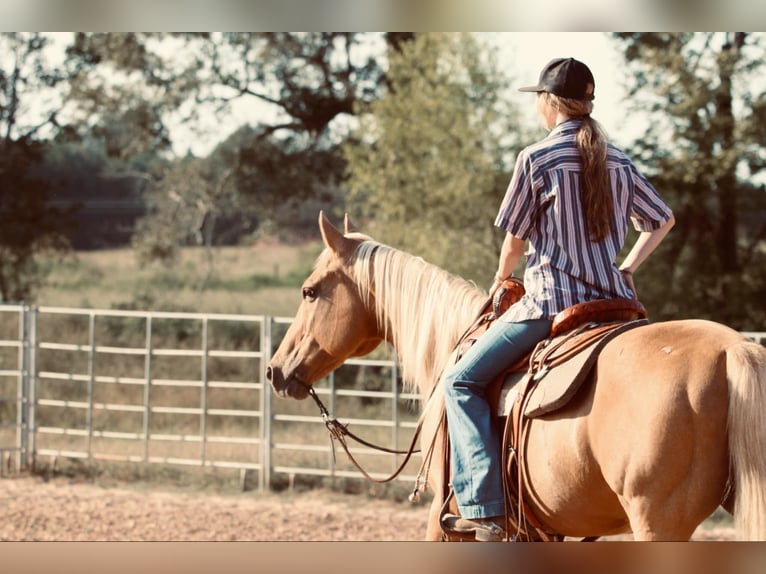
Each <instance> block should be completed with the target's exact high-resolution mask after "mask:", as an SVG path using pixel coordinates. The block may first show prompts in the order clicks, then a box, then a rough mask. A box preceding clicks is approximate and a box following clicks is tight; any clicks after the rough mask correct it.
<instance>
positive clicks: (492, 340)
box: [442, 319, 551, 518]
mask: <svg viewBox="0 0 766 574" xmlns="http://www.w3.org/2000/svg"><path fill="white" fill-rule="evenodd" d="M550 330H551V322H550V321H548V320H545V319H538V320H530V321H522V322H518V323H508V322H504V321H500V320H498V321H495V322H494V323H493V324H492V325H491V326H490V327H489V329H488V330H487V332H486V333H484V334H483V335H482V336H481V337H479V339H478V340H477V341H476V342H475V343H474V344H473V346H472V347H471V348H470V349H469V350H468V351H467V352H466V353H465V354H464V355H463V356H462V357H461V359H460V360H459V361H458V362H457V363H455V364H454V365H453V366H452V367H451V368H450V369H449V370H448V371H447V372H446V373H445V375H444V377H443V379H442V384H443V385H444V402H445V407H446V412H447V427H448V429H449V438H450V454H451V463H452V488H453V490H454V491H455V499H456V500H457V504H458V508H459V509H460V515H461V516H463V517H464V518H482V517H488V516H498V515H501V514H504V513H505V503H504V500H503V482H502V473H503V469H502V453H501V452H500V451H501V444H500V437H499V436H498V432H497V430H496V428H495V421H494V419H495V417H494V413H491V412H490V406H489V403H488V402H487V399H486V390H487V387H488V386H489V384H490V383H491V382H492V381H493V380H494V379H495V377H497V376H498V375H499V374H500V373H501V372H502V371H503V370H504V369H506V368H507V367H509V366H510V365H511V364H512V363H515V362H516V361H518V360H519V359H521V358H522V357H524V355H526V354H527V353H529V352H530V351H531V350H532V349H533V348H534V347H535V345H536V344H537V343H538V342H539V341H541V340H543V339H545V338H546V337H547V336H548V335H549V334H550Z"/></svg>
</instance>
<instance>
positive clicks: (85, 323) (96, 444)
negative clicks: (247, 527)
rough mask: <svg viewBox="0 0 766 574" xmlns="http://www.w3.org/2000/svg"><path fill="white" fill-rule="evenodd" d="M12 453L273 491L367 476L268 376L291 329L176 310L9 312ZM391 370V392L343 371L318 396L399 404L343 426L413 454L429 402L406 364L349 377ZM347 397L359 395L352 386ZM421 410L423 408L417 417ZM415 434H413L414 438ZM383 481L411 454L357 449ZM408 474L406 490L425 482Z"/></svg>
mask: <svg viewBox="0 0 766 574" xmlns="http://www.w3.org/2000/svg"><path fill="white" fill-rule="evenodd" d="M0 311H2V315H0V353H2V354H1V355H0V367H1V368H2V370H0V385H1V386H0V399H1V400H2V401H3V402H2V403H0V453H2V454H3V461H4V468H5V469H6V470H10V469H17V470H18V469H24V468H27V467H29V466H31V465H33V464H34V462H35V460H40V459H41V458H42V459H43V460H45V457H48V458H51V459H53V458H57V457H65V458H68V459H85V460H94V461H117V462H138V463H149V464H172V465H185V466H196V467H207V468H229V469H239V470H240V471H241V472H243V473H247V472H249V471H253V472H254V473H256V474H257V477H258V481H257V482H258V486H259V487H260V488H262V489H263V488H269V487H270V486H271V485H272V483H273V481H274V478H275V476H276V475H282V476H283V477H286V479H287V480H289V481H290V482H292V481H293V479H294V477H295V476H296V475H314V476H324V477H354V478H358V477H359V473H358V472H357V471H356V470H355V469H353V468H351V467H347V466H346V465H345V462H344V460H343V459H341V458H340V457H339V459H338V460H336V459H335V457H334V452H333V448H332V445H331V444H330V443H329V441H328V439H327V434H326V432H325V430H324V428H321V427H323V423H322V419H321V418H320V417H319V416H318V413H317V412H316V411H315V410H314V408H313V404H309V403H310V402H309V401H279V408H278V409H277V411H278V412H273V411H274V406H273V404H272V400H273V399H272V395H273V394H272V392H271V389H270V386H269V385H268V383H267V382H266V381H265V380H264V376H263V373H264V371H265V365H266V364H267V363H268V362H269V360H270V358H271V353H272V351H273V350H274V349H275V348H276V344H277V343H278V341H279V340H280V339H281V336H282V335H281V333H280V331H284V330H286V328H287V326H289V324H290V322H291V321H292V320H291V319H288V318H273V317H267V316H261V315H225V314H202V313H163V312H148V311H127V310H126V311H122V310H95V309H75V308H60V307H45V306H40V307H30V306H26V305H3V306H0ZM346 368H357V369H368V370H370V369H376V370H379V371H385V373H384V374H383V375H380V373H379V376H378V379H381V377H383V380H384V385H385V387H387V388H384V389H380V390H372V391H370V390H364V389H359V388H344V387H343V385H338V384H337V380H338V377H339V375H338V372H337V371H336V372H335V373H332V374H331V375H330V376H329V377H327V379H325V380H324V381H322V382H321V383H319V384H318V385H317V392H318V393H319V394H322V395H325V397H326V399H325V400H327V401H328V404H329V406H330V408H331V409H333V408H335V407H336V406H338V407H339V408H344V405H342V404H341V403H343V402H344V401H345V402H346V403H354V404H353V405H350V406H348V407H347V408H345V410H344V411H343V412H345V413H348V414H350V415H351V416H352V417H354V416H355V414H356V413H357V412H358V410H359V409H358V408H357V405H359V404H362V403H364V402H365V401H375V402H377V403H381V402H382V403H385V404H386V405H387V407H386V409H387V412H386V413H385V415H383V416H382V417H381V416H376V417H366V418H362V417H356V418H346V417H341V418H342V420H343V421H344V422H348V423H350V424H353V425H355V426H356V427H357V428H358V427H360V426H364V427H366V429H367V430H369V431H370V432H373V433H377V434H375V437H376V438H377V441H378V442H380V443H381V444H385V445H386V446H388V447H393V448H401V447H402V444H403V443H406V442H407V440H408V439H409V437H410V436H411V434H412V432H413V430H414V427H415V419H416V414H417V413H415V412H414V410H413V408H411V407H412V405H413V404H414V403H415V400H414V399H416V397H415V396H414V395H411V394H407V393H402V392H401V391H400V388H399V381H398V371H397V365H396V361H395V358H394V357H393V355H392V354H389V356H387V357H383V358H380V359H356V360H350V361H348V362H347V364H346V365H344V366H343V367H341V369H346ZM346 387H347V386H346ZM408 405H409V407H408ZM403 430H405V432H402V431H403ZM352 452H354V454H355V456H361V457H362V459H364V458H365V457H367V458H368V459H370V461H369V465H370V466H369V468H371V470H372V474H373V475H376V474H377V475H379V476H383V475H385V474H387V473H388V472H390V469H393V468H395V467H396V466H398V462H399V461H398V460H397V457H392V456H391V455H385V459H382V458H381V455H380V453H378V452H377V451H374V450H371V449H368V448H359V449H352ZM413 478H414V470H413V472H410V473H408V472H405V473H403V475H401V480H412V479H413Z"/></svg>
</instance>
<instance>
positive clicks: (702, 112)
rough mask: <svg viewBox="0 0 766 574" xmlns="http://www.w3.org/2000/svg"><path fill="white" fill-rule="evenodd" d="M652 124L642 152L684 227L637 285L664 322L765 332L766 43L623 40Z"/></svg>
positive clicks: (745, 37) (715, 38)
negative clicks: (702, 322)
mask: <svg viewBox="0 0 766 574" xmlns="http://www.w3.org/2000/svg"><path fill="white" fill-rule="evenodd" d="M615 36H616V38H617V39H618V40H619V43H620V46H621V47H622V48H623V50H624V53H625V58H626V61H627V62H628V64H629V69H630V71H631V72H632V73H633V75H634V79H635V84H634V85H633V89H632V94H633V95H635V96H640V97H639V98H636V99H634V102H635V107H636V108H638V109H641V110H643V111H645V112H648V113H649V114H650V117H651V121H648V122H647V123H646V125H647V130H646V133H645V134H644V136H643V137H642V138H640V139H639V140H638V141H637V142H636V144H635V146H634V148H633V150H631V151H632V153H633V154H634V155H635V156H636V157H637V158H638V159H639V160H640V161H641V162H642V163H643V164H645V165H646V166H647V168H646V171H647V173H648V174H649V175H650V176H651V180H652V182H653V183H654V184H655V186H656V187H657V188H658V189H659V191H660V193H661V194H662V195H663V196H664V197H665V198H666V199H667V200H668V202H669V203H670V204H671V207H672V208H673V210H674V212H675V215H676V220H677V224H676V227H675V228H674V229H673V231H671V233H670V234H669V236H668V238H667V239H666V240H665V242H664V243H663V245H662V246H661V249H660V250H659V252H658V254H657V255H656V256H653V257H652V259H651V260H650V263H648V264H647V265H646V269H644V268H642V269H641V271H640V272H639V276H638V277H637V281H639V291H640V292H641V296H642V299H644V300H645V301H646V302H647V304H648V305H649V307H650V308H651V310H652V312H653V318H654V319H656V320H660V319H669V318H681V317H701V318H709V319H714V320H718V321H721V322H723V323H726V324H729V325H731V326H733V327H735V328H738V329H758V328H761V327H762V326H763V324H764V322H766V308H764V306H763V293H764V292H766V242H765V241H764V240H765V239H766V225H764V220H765V216H766V193H764V191H765V190H764V185H763V181H764V179H763V174H764V159H763V158H764V157H766V147H765V146H764V142H766V139H764V133H763V126H764V125H766V124H765V123H764V122H766V93H765V92H764V90H763V82H762V81H761V78H762V74H763V62H764V59H763V56H764V46H763V36H762V35H761V34H746V33H725V34H711V33H706V34H648V33H636V34H616V35H615Z"/></svg>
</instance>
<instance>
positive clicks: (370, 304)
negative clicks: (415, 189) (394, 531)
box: [267, 213, 766, 540]
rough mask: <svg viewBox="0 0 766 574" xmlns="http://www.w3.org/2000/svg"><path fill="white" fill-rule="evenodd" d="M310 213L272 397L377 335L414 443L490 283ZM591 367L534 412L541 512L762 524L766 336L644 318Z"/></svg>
mask: <svg viewBox="0 0 766 574" xmlns="http://www.w3.org/2000/svg"><path fill="white" fill-rule="evenodd" d="M319 226H320V229H321V233H322V237H323V239H324V242H325V244H326V247H327V248H326V249H325V250H324V251H323V253H322V254H321V255H320V256H319V258H318V260H317V263H316V267H315V270H314V271H313V273H312V274H311V275H310V276H309V277H308V279H307V280H306V281H305V283H304V284H303V288H302V294H303V302H302V303H301V306H300V308H299V310H298V313H297V316H296V318H295V322H294V323H293V324H292V326H291V327H290V329H289V330H288V332H287V334H286V335H285V338H284V340H283V341H282V343H281V345H280V346H279V349H278V350H277V352H276V353H275V354H274V356H273V359H272V361H271V363H270V364H269V366H268V368H267V377H268V378H269V380H270V381H271V383H272V385H273V388H274V390H275V392H276V393H277V394H278V395H279V396H281V397H292V398H295V399H304V398H306V396H307V393H308V389H309V386H310V385H311V384H313V383H314V382H316V381H317V380H319V379H321V378H323V377H324V376H326V375H327V374H328V373H330V372H331V371H332V370H334V369H335V368H337V367H339V366H340V365H341V364H342V363H343V362H344V361H345V360H346V359H348V358H349V357H353V356H360V355H364V354H366V353H369V352H370V351H372V350H373V349H374V348H375V347H376V346H377V345H378V344H379V343H380V342H381V341H384V340H386V341H388V342H390V343H391V344H392V346H393V347H394V349H395V351H396V353H397V357H398V359H399V362H400V366H401V374H402V378H403V382H404V384H405V385H410V386H411V387H415V388H417V390H418V391H419V393H420V395H421V397H422V401H423V409H424V412H423V420H424V427H423V431H422V435H421V436H422V438H421V441H422V444H423V445H425V447H424V449H423V452H425V451H426V447H427V446H429V445H431V444H432V443H431V437H432V436H433V435H434V433H435V432H436V430H437V427H438V421H439V419H440V417H441V404H442V395H441V393H440V392H439V389H438V387H437V389H436V392H434V393H432V390H433V389H434V387H435V386H436V385H437V383H438V381H439V380H440V375H441V373H442V370H443V369H444V368H445V366H446V365H447V364H448V361H449V360H450V359H451V357H452V351H453V348H454V346H455V345H456V343H457V341H458V339H459V337H460V335H461V334H462V333H463V331H464V330H465V329H466V327H467V326H468V325H469V324H470V323H471V322H472V321H473V320H474V319H475V318H476V316H477V314H478V312H479V310H480V308H481V306H482V305H483V303H484V302H485V300H486V297H487V295H486V293H485V292H483V291H482V290H480V289H478V288H476V287H475V286H474V285H473V284H471V283H469V282H467V281H465V280H463V279H461V278H458V277H455V276H452V275H450V274H448V273H447V272H446V271H444V270H442V269H440V268H438V267H436V266H434V265H431V264H429V263H426V262H425V261H423V260H422V259H420V258H418V257H414V256H412V255H409V254H407V253H404V252H402V251H399V250H396V249H393V248H391V247H388V246H386V245H382V244H380V243H378V242H375V241H373V240H372V239H370V238H369V237H367V236H365V235H362V234H360V233H358V232H356V231H354V230H353V229H351V230H349V228H348V224H347V225H346V233H345V234H344V233H341V232H340V231H339V230H338V229H336V228H335V227H334V226H332V225H331V224H330V223H329V222H328V221H327V219H326V218H325V217H324V215H323V214H321V213H320V215H319ZM594 372H595V373H596V378H597V380H596V381H595V384H591V385H589V386H588V387H587V388H588V390H587V391H584V392H580V393H578V395H577V396H576V397H575V398H574V400H573V401H572V402H571V403H570V404H569V405H568V406H566V407H565V408H564V409H563V410H561V411H558V412H556V413H551V414H549V415H546V416H544V417H542V418H538V419H534V420H533V421H532V423H531V427H530V430H529V435H528V452H527V454H526V457H527V464H528V468H527V471H526V472H527V475H528V480H529V483H530V485H531V492H530V493H529V494H528V495H527V502H528V503H529V505H530V506H531V508H532V510H533V511H534V513H535V515H536V516H537V517H538V519H540V520H541V521H542V523H543V524H545V525H546V526H547V527H548V528H550V529H551V530H552V531H554V532H558V533H560V534H563V535H565V536H571V537H587V536H609V535H614V534H621V533H627V532H632V533H633V536H634V538H635V539H636V540H688V539H689V538H690V537H691V536H692V534H693V533H694V530H695V528H696V527H697V526H698V525H699V524H700V523H701V522H702V521H703V520H704V519H705V518H707V517H708V516H709V515H710V514H711V513H712V512H713V511H714V510H715V509H716V508H717V507H718V506H719V505H721V504H723V505H724V507H725V508H726V509H727V510H729V511H730V512H733V514H734V517H735V523H736V526H737V532H738V537H740V538H742V539H747V540H764V539H766V387H765V386H764V385H765V384H766V349H764V348H763V347H761V346H760V345H757V344H755V343H752V342H748V341H747V340H746V339H745V338H744V337H743V336H742V335H740V334H739V333H737V332H735V331H734V330H732V329H730V328H728V327H725V326H723V325H720V324H717V323H713V322H709V321H700V320H686V321H670V322H664V323H655V324H650V325H647V326H644V327H640V328H637V329H633V330H630V331H628V332H626V333H624V334H622V335H620V336H618V337H617V338H615V339H613V340H612V341H611V342H609V343H608V344H607V345H606V346H605V348H604V349H603V351H602V353H601V355H600V357H599V359H598V362H597V365H596V369H595V371H594ZM432 394H433V396H431V395H432ZM436 447H437V449H438V448H439V444H436ZM441 454H442V453H439V452H436V453H435V456H436V457H439V456H441ZM434 460H440V459H439V458H436V459H434ZM441 466H442V465H439V464H438V463H436V464H434V465H432V467H431V469H430V472H429V476H428V481H429V484H430V486H431V489H432V491H433V493H434V501H433V503H432V506H431V514H430V520H429V526H428V531H427V533H426V538H427V539H434V540H438V539H440V538H441V531H440V528H439V524H438V514H439V510H440V506H441V503H442V500H441V498H440V493H442V492H443V486H444V481H445V480H448V477H445V476H442V474H443V470H442V469H441Z"/></svg>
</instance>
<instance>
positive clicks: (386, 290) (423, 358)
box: [375, 254, 486, 397]
mask: <svg viewBox="0 0 766 574" xmlns="http://www.w3.org/2000/svg"><path fill="white" fill-rule="evenodd" d="M379 255H380V254H379ZM403 255H404V256H402V255H399V256H396V258H395V259H392V260H389V261H386V262H384V263H380V264H377V263H376V266H377V268H376V270H375V280H376V283H375V291H376V293H375V298H376V306H377V315H378V321H379V323H380V324H381V325H382V326H383V328H384V329H385V330H386V333H385V337H386V338H387V339H388V340H389V342H391V343H392V345H393V347H394V349H395V351H396V354H397V357H398V359H399V365H400V368H401V374H402V380H403V382H404V384H405V386H407V387H409V388H417V389H418V391H419V392H420V394H421V396H424V397H425V396H428V395H430V393H431V390H432V389H433V387H434V385H435V384H436V383H437V381H438V380H439V377H440V376H441V373H442V371H443V369H444V367H445V366H446V364H447V361H448V359H449V358H450V357H451V356H452V352H453V349H454V347H455V345H456V343H457V341H458V338H459V337H460V335H462V334H463V332H464V331H465V329H466V328H467V327H468V325H469V324H470V323H471V322H472V321H473V320H474V319H475V318H476V314H477V313H478V311H479V309H480V307H481V305H482V303H483V302H484V301H485V300H486V294H484V293H483V292H482V291H481V290H480V289H478V288H477V287H476V286H475V285H473V284H471V283H468V282H467V281H465V280H464V279H461V278H459V277H455V276H452V275H449V274H448V273H446V272H445V271H444V270H442V269H440V268H438V267H436V266H434V265H431V264H429V263H426V262H424V261H423V260H422V259H419V258H415V257H412V256H407V255H406V254H403Z"/></svg>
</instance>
